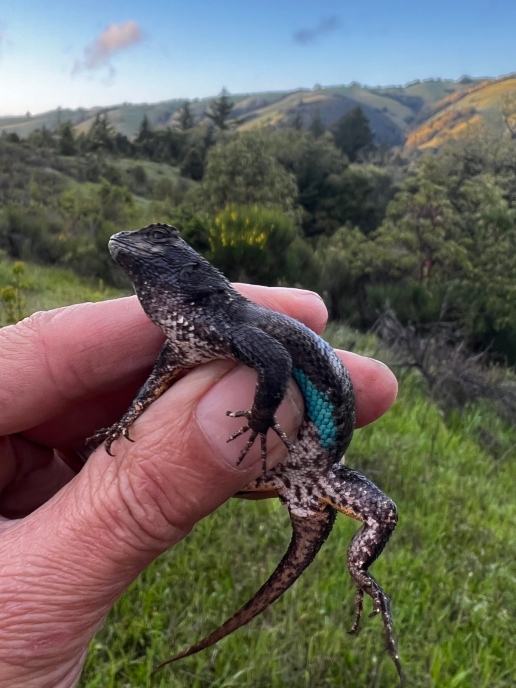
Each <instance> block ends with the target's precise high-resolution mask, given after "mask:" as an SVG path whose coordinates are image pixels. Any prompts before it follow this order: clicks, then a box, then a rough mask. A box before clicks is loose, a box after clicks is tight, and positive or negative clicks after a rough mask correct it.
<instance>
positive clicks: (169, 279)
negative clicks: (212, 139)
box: [92, 224, 402, 677]
mask: <svg viewBox="0 0 516 688" xmlns="http://www.w3.org/2000/svg"><path fill="white" fill-rule="evenodd" d="M109 248H110V251H111V254H112V256H113V258H114V259H115V260H116V261H117V262H118V263H119V264H120V265H121V266H122V267H123V269H124V270H125V271H126V272H127V274H128V275H129V277H130V278H131V281H132V282H133V284H134V286H135V290H136V293H137V295H138V298H139V299H140V302H141V304H142V306H143V308H144V310H145V312H146V314H147V315H148V317H149V318H150V319H151V320H152V321H153V322H154V323H155V324H156V325H158V326H159V327H160V328H161V329H162V330H163V332H164V333H165V335H166V337H167V341H166V342H165V344H164V345H163V347H162V350H161V352H160V354H159V356H158V359H157V361H156V364H155V366H154V369H153V372H152V374H151V376H150V377H149V379H148V380H147V382H146V383H145V385H144V386H143V387H142V389H141V390H140V392H139V393H138V395H137V397H136V399H135V400H134V402H133V404H132V405H131V407H130V408H129V410H128V411H127V413H126V414H125V415H124V417H123V418H122V419H121V420H120V421H119V422H118V423H116V424H115V425H113V426H112V427H111V428H107V429H105V430H100V431H99V432H97V433H96V434H95V435H94V437H93V438H92V444H93V445H94V446H97V445H99V444H100V443H101V442H103V441H105V445H106V449H107V451H108V453H109V452H110V448H111V445H112V443H113V442H114V441H115V440H116V439H117V438H118V437H120V436H125V437H128V436H129V435H128V428H129V427H130V425H131V424H132V423H133V422H134V420H136V418H137V417H138V416H140V415H141V413H143V411H144V410H145V408H147V407H148V406H149V404H151V403H152V402H153V401H154V400H155V399H157V398H158V397H159V396H160V395H161V394H162V393H163V392H164V391H165V390H166V389H168V388H169V387H170V385H171V384H173V382H174V381H175V379H176V378H177V375H178V374H179V373H180V372H181V371H182V370H184V369H185V368H191V367H194V366H196V365H198V364H200V363H203V362H206V361H210V360H213V359H217V358H229V359H233V360H237V361H240V362H242V363H244V364H245V365H247V366H250V367H252V368H254V369H255V370H256V371H257V373H258V383H257V387H256V394H255V398H254V401H253V404H252V407H251V410H250V411H240V412H236V413H229V415H233V416H237V417H239V416H241V417H243V418H244V419H245V420H246V421H247V423H246V424H245V425H244V426H243V428H242V429H241V430H240V431H238V432H237V433H235V434H234V435H233V436H232V437H231V438H230V439H234V438H235V437H237V436H238V435H240V434H243V433H244V432H249V433H250V435H249V441H248V442H247V444H246V446H245V448H244V449H243V451H242V452H241V454H240V457H239V461H241V460H242V459H243V457H244V456H245V455H246V453H247V451H248V450H249V448H250V447H251V446H252V444H253V442H254V441H255V439H257V437H258V436H259V437H260V441H261V448H262V462H263V467H264V472H263V475H262V476H261V477H260V478H258V479H257V480H255V481H254V482H252V483H251V484H249V485H247V487H246V488H245V490H244V491H243V493H249V492H255V491H262V490H265V491H268V492H269V491H271V492H274V493H275V494H277V495H278V497H279V498H280V499H281V501H282V503H283V504H284V505H285V506H286V507H287V509H288V510H289V513H290V518H291V523H292V528H293V536H292V541H291V544H290V547H289V549H288V551H287V553H286V554H285V556H284V557H283V559H282V561H281V562H280V564H279V565H278V567H277V569H276V570H275V571H274V573H273V574H272V575H271V577H270V578H269V580H268V581H267V582H266V583H265V584H264V585H263V586H262V587H261V588H260V590H259V591H258V592H257V593H256V595H255V596H254V597H253V598H252V600H250V601H249V602H248V603H247V604H246V605H245V606H244V607H242V609H240V610H239V611H238V612H237V613H236V614H235V615H234V616H233V617H231V619H229V620H228V621H226V622H225V623H224V624H223V625H222V626H221V627H220V628H218V629H217V630H216V631H214V632H213V633H212V634H211V635H209V636H208V637H207V638H205V639H204V640H202V641H201V642H199V643H198V644H196V645H193V646H192V647H190V648H189V649H188V650H186V651H185V652H183V653H182V654H180V655H177V656H176V657H174V658H172V659H170V660H168V662H171V661H175V660H177V659H180V658H182V657H186V656H188V655H191V654H194V653H195V652H198V651H200V650H202V649H204V648H206V647H209V646H210V645H212V644H214V643H215V642H217V641H218V640H220V639H221V638H223V637H224V636H226V635H228V634H229V633H231V632H232V631H234V630H236V629H237V628H239V627H240V626H242V625H243V624H245V623H247V622H248V621H250V620H251V619H252V618H254V617H255V616H257V615H258V614H260V613H261V612H262V611H263V610H264V609H265V608H266V607H267V606H269V605H270V604H271V603H272V602H273V601H274V600H276V599H277V598H278V597H279V596H280V595H282V594H283V592H285V590H287V589H288V588H289V587H290V586H291V585H292V584H293V583H294V582H295V581H296V579H297V578H298V577H299V576H300V575H301V573H302V572H303V571H304V570H305V568H306V567H307V566H308V565H309V564H310V563H311V561H312V560H313V559H314V557H315V555H316V554H317V552H318V551H319V549H320V547H321V545H322V544H323V543H324V541H325V540H326V538H327V537H328V535H329V533H330V531H331V528H332V525H333V522H334V520H335V515H336V512H337V511H340V512H342V513H344V514H346V515H348V516H351V517H352V518H354V519H356V520H358V521H360V522H361V523H362V524H363V525H362V527H361V528H360V530H359V531H358V532H357V533H356V534H355V536H354V537H353V539H352V541H351V544H350V546H349V549H348V569H349V572H350V574H351V577H352V578H353V580H354V582H355V584H356V586H357V599H356V613H355V621H354V624H353V627H352V629H351V632H354V631H356V630H357V629H358V624H359V620H360V616H361V612H362V602H363V596H364V593H365V594H366V595H369V596H370V597H371V598H372V600H373V609H374V613H380V614H381V616H382V619H383V624H384V628H385V633H386V637H387V650H388V652H389V654H390V656H391V658H392V659H393V661H394V663H395V665H396V669H397V671H398V673H399V675H400V677H401V675H402V672H401V666H400V662H399V658H398V653H397V649H396V644H395V640H394V634H393V628H392V620H391V614H390V608H389V600H388V598H387V596H386V595H385V593H384V592H383V590H382V589H381V588H380V587H379V585H378V584H377V583H376V581H375V580H374V579H373V578H372V576H371V575H370V574H369V573H368V568H369V566H370V565H371V564H372V563H373V562H374V561H375V560H376V558H377V557H378V556H379V555H380V553H381V552H382V550H383V548H384V546H385V544H386V543H387V541H388V540H389V537H390V535H391V534H392V532H393V530H394V528H395V526H396V522H397V512H396V506H395V504H394V503H393V502H392V501H391V500H390V499H389V498H388V497H386V496H385V495H384V494H383V493H382V492H381V491H380V490H379V489H378V488H377V487H376V486H375V485H374V484H373V483H372V482H370V481H369V480H368V479H367V478H365V477H364V476H362V475H360V474H359V473H357V472H355V471H353V470H352V469H350V468H348V467H346V466H345V465H344V464H342V463H341V459H342V457H343V454H344V452H345V450H346V449H347V447H348V445H349V442H350V440H351V436H352V434H353V428H354V424H355V404H354V394H353V388H352V385H351V381H350V378H349V375H348V372H347V370H346V368H345V367H344V366H343V364H342V363H341V361H340V359H339V358H338V357H337V356H336V355H335V353H334V352H333V349H332V348H331V347H330V346H329V345H328V344H326V343H325V342H324V341H323V340H322V339H321V338H320V337H318V336H317V335H316V334H314V333H313V332H312V331H311V330H309V329H308V328H306V327H305V326H304V325H302V324H301V323H299V322H297V321H296V320H293V319H292V318H289V317H287V316H285V315H282V314H280V313H276V312H274V311H270V310H268V309H265V308H261V307H260V306H258V305H256V304H254V303H252V302H250V301H248V300H247V299H246V298H244V297H243V296H241V295H240V294H238V292H236V291H235V290H234V289H233V287H232V286H231V284H230V283H229V282H228V281H227V280H226V278H225V277H224V276H223V275H222V274H221V273H220V272H218V270H216V269H215V268H214V267H213V266H212V265H211V264H210V263H208V262H207V261H206V260H205V259H204V258H202V257H201V256H200V255H199V254H197V253H196V252H195V251H194V250H193V249H192V248H191V247H190V246H188V244H186V243H185V242H184V241H183V240H182V239H181V238H180V236H179V233H178V232H177V230H176V229H174V228H173V227H169V226H168V225H162V224H155V225H150V226H149V227H145V228H144V229H141V230H139V231H137V232H120V233H119V234H116V235H114V236H113V237H112V238H111V240H110V243H109ZM291 376H292V377H293V378H294V379H295V381H296V382H297V384H298V386H299V388H300V390H301V393H302V396H303V399H304V402H305V418H304V421H303V423H302V426H301V428H300V430H299V434H298V437H297V440H296V443H295V447H293V446H292V444H291V443H290V442H289V440H288V438H287V437H286V436H285V435H284V433H283V432H282V430H281V428H280V427H279V425H278V423H277V421H276V418H275V413H276V410H277V408H278V406H279V405H280V403H281V401H282V400H283V397H284V395H285V392H286V388H287V384H288V382H289V379H290V377H291ZM269 429H273V430H274V431H275V432H276V433H277V434H278V435H279V436H280V437H281V438H282V440H283V441H284V442H285V444H286V445H287V447H288V448H289V453H288V455H287V457H286V458H285V460H284V461H283V462H282V463H281V464H279V465H277V466H276V467H275V468H273V469H271V470H267V468H266V434H267V431H268V430H269ZM243 493H240V494H243ZM168 662H165V664H167V663H168Z"/></svg>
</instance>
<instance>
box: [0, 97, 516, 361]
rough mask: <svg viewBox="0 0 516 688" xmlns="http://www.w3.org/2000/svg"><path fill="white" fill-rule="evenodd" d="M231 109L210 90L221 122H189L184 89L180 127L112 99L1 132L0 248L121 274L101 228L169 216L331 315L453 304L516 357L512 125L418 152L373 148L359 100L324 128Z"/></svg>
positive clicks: (223, 258)
mask: <svg viewBox="0 0 516 688" xmlns="http://www.w3.org/2000/svg"><path fill="white" fill-rule="evenodd" d="M232 107H233V100H232V99H231V98H230V97H229V96H228V95H227V93H225V92H222V94H221V96H220V97H219V98H218V99H215V100H214V101H212V102H211V104H210V112H209V113H208V114H209V116H210V119H211V120H213V126H206V125H201V124H196V122H195V118H194V116H193V114H192V110H191V107H190V105H189V104H188V103H185V104H184V105H183V107H182V108H181V109H180V110H179V111H178V117H177V126H176V127H175V128H166V129H163V128H162V129H159V128H155V127H152V126H151V124H150V122H149V120H148V118H147V116H144V118H143V120H142V121H141V124H140V128H139V130H138V133H137V135H136V137H135V139H134V140H133V141H129V140H128V139H127V138H126V137H124V136H123V135H121V134H120V133H115V132H114V129H113V128H112V126H111V125H110V123H109V117H108V115H107V114H105V113H104V114H103V113H98V114H97V116H96V118H95V120H94V121H93V123H92V125H91V127H90V129H89V131H87V132H82V133H80V134H77V133H76V132H75V130H74V128H73V127H72V126H71V125H70V124H69V123H64V124H61V125H60V126H59V127H58V129H57V130H56V131H54V132H50V131H48V130H46V129H41V130H37V131H34V132H32V133H31V134H30V136H29V137H28V139H26V140H22V139H19V137H17V136H16V137H14V136H13V135H10V136H9V137H3V139H1V140H0V202H1V205H0V248H2V249H3V250H5V251H6V252H7V254H8V255H9V256H10V257H12V258H14V259H21V260H26V259H30V260H36V261H38V262H41V263H45V264H53V265H61V266H65V267H71V268H73V269H75V270H76V271H77V272H79V273H82V274H87V275H90V276H96V277H101V278H102V279H104V280H106V281H108V282H114V283H117V281H118V280H119V279H120V276H117V273H116V272H115V271H114V270H113V268H112V266H111V261H110V259H109V256H108V255H107V251H106V239H107V237H108V236H109V235H110V234H111V233H113V232H115V231H117V230H119V229H127V228H131V227H138V226H141V225H143V224H145V223H147V222H150V221H156V220H164V221H169V222H172V223H176V224H178V225H179V227H180V229H181V230H182V231H183V232H184V234H185V237H186V238H187V239H188V240H190V241H191V242H192V243H193V244H194V245H195V247H196V248H198V249H199V250H201V251H202V252H203V253H206V254H207V255H208V257H209V258H211V259H212V260H213V261H214V262H215V263H216V264H217V265H218V266H219V267H221V268H222V269H224V270H226V271H227V272H228V274H230V275H231V276H234V277H241V278H247V279H249V280H252V281H262V282H265V283H267V284H275V283H282V284H285V283H290V284H298V285H300V286H305V287H309V288H314V289H317V290H319V291H320V292H321V293H322V294H323V295H324V298H325V299H326V301H327V303H328V306H329V308H330V313H331V316H332V317H333V318H343V317H345V318H348V319H350V320H351V321H352V322H353V323H354V324H356V325H357V326H359V327H368V326H370V325H371V324H372V322H374V320H375V319H376V317H377V315H378V313H379V312H380V311H381V310H383V309H384V308H385V307H386V305H389V306H390V307H392V308H393V309H394V310H395V311H396V312H397V314H398V317H400V318H401V320H402V321H404V322H407V321H409V320H412V321H416V322H423V323H424V322H428V321H431V320H436V319H439V318H442V317H445V318H446V319H448V320H450V321H451V322H454V323H456V326H457V327H459V328H461V329H462V330H463V332H464V335H465V336H466V337H467V338H469V340H470V342H471V344H472V345H473V346H475V347H480V348H485V347H488V346H490V347H491V348H492V349H493V351H496V352H498V353H500V354H501V355H502V356H504V357H506V358H507V359H508V360H509V361H511V362H513V361H514V359H515V357H514V354H513V352H514V350H516V326H515V325H514V323H515V322H516V312H515V309H516V300H515V298H514V295H513V292H514V284H513V279H512V275H513V274H514V269H515V267H516V265H515V260H516V259H515V258H514V255H515V254H514V251H513V250H512V248H513V246H514V243H515V240H516V205H515V204H516V184H515V182H514V169H516V141H514V140H513V139H511V138H510V137H509V136H508V135H507V132H505V133H502V134H499V135H498V136H497V137H494V136H493V135H488V134H487V133H486V132H483V131H480V132H478V133H477V134H475V135H474V136H473V137H471V138H470V139H466V140H465V141H463V142H462V143H456V144H449V146H448V147H447V148H446V149H444V150H443V151H442V152H441V153H440V154H439V155H438V156H434V157H427V158H421V159H419V160H414V161H411V162H409V161H402V160H401V159H400V158H399V157H397V156H396V155H395V154H393V153H392V152H389V151H388V150H387V149H386V148H385V146H383V147H382V146H380V147H378V148H375V147H374V145H373V135H372V133H371V128H370V125H369V122H368V120H367V117H365V115H364V113H363V112H362V110H360V108H355V109H354V110H351V111H349V112H348V113H347V114H346V115H344V116H343V117H342V118H341V119H340V120H339V121H338V122H337V123H336V125H335V126H334V127H333V128H332V129H330V130H327V129H325V127H324V124H323V123H322V120H321V118H320V116H319V115H317V113H316V114H315V115H314V117H313V118H312V122H311V124H310V125H309V126H308V129H307V130H303V129H302V127H291V128H286V129H276V130H273V129H250V130H247V131H243V132H234V131H230V130H229V129H228V117H229V114H230V113H231V111H232ZM235 208H237V209H238V212H237V214H238V221H236V224H235V223H233V225H234V226H233V229H232V232H233V239H232V240H231V241H230V242H224V241H222V240H217V241H218V243H217V241H216V240H215V237H217V232H218V231H219V229H220V228H218V227H217V222H219V221H220V218H221V217H222V215H223V214H224V213H226V218H230V217H231V216H232V214H233V213H234V212H235ZM221 214H222V215H221ZM246 222H247V224H246ZM267 223H269V225H267ZM273 225H274V231H272V227H273ZM281 227H283V228H287V227H288V231H287V230H286V229H285V230H280V228H281ZM237 235H239V239H238V240H237V239H236V236H237ZM250 236H254V237H256V236H267V237H268V240H267V241H262V242H261V243H260V242H257V241H255V240H253V242H251V243H249V242H248V241H247V238H246V237H250ZM280 236H282V237H283V238H282V239H281V241H279V237H280ZM287 236H288V240H287V239H286V238H285V237H287ZM219 239H220V237H219ZM245 244H247V247H245ZM237 245H238V246H239V248H238V249H237V248H236V247H237ZM278 254H280V255H281V260H279V259H278V258H277V256H278Z"/></svg>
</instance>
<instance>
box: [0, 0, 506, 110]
mask: <svg viewBox="0 0 516 688" xmlns="http://www.w3.org/2000/svg"><path fill="white" fill-rule="evenodd" d="M515 26H516V2H515V0H431V1H428V0H360V2H357V0H352V1H351V0H350V1H347V0H346V1H340V2H339V1H337V0H319V1H318V2H316V1H314V0H310V1H309V0H218V1H217V2H214V1H213V0H212V1H211V2H209V1H208V0H188V1H187V2H184V1H183V2H179V1H178V0H146V1H145V2H142V1H141V0H124V1H123V2H122V0H110V1H109V2H107V1H106V0H102V1H100V0H89V1H88V2H84V1H83V0H74V1H73V2H71V1H70V0H45V2H34V0H16V1H15V2H10V3H1V4H0V115H20V114H25V113H26V112H31V113H32V114H36V113H39V112H44V111H46V110H51V109H54V108H56V107H63V108H68V107H71V108H76V107H92V106H94V105H100V106H107V105H114V104H117V103H123V102H131V103H142V102H148V103H153V102H158V101H162V100H169V99H173V98H185V99H193V98H203V97H208V96H216V95H217V94H219V93H220V91H221V90H222V88H223V87H225V88H226V89H227V90H228V91H229V92H230V93H254V92H260V91H278V90H293V89H296V88H299V87H307V88H311V87H313V86H314V85H315V84H321V85H323V86H330V85H341V84H348V83H350V82H352V81H357V82H359V83H361V84H365V85H368V86H387V85H393V84H396V85H403V84H406V83H409V82H411V81H414V80H416V79H427V78H436V77H440V78H448V79H458V78H460V77H461V76H462V75H464V74H467V75H469V76H500V75H502V74H508V73H511V72H516V40H515V33H514V27H515Z"/></svg>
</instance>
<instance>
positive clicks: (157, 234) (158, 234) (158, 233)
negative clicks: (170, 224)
mask: <svg viewBox="0 0 516 688" xmlns="http://www.w3.org/2000/svg"><path fill="white" fill-rule="evenodd" d="M169 237H170V233H169V232H168V230H167V229H166V228H165V227H156V228H155V229H153V230H151V232H150V238H151V239H152V240H153V241H166V240H167V239H168V238H169Z"/></svg>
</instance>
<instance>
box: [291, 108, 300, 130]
mask: <svg viewBox="0 0 516 688" xmlns="http://www.w3.org/2000/svg"><path fill="white" fill-rule="evenodd" d="M290 126H291V127H292V129H295V130H296V131H302V130H303V115H302V113H301V112H296V114H295V115H294V116H293V117H292V121H291V122H290Z"/></svg>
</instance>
